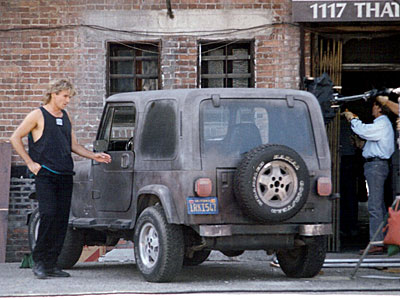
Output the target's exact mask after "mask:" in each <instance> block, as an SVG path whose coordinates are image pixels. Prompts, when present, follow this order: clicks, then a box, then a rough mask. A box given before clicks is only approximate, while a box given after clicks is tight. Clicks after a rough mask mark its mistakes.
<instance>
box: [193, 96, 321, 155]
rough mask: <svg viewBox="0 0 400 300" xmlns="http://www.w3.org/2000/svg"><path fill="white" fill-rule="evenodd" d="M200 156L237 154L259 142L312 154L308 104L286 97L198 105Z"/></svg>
mask: <svg viewBox="0 0 400 300" xmlns="http://www.w3.org/2000/svg"><path fill="white" fill-rule="evenodd" d="M200 111H201V116H200V122H201V126H200V128H201V131H202V132H201V139H202V140H201V148H202V150H201V151H202V156H203V157H204V156H205V157H209V156H225V155H226V154H229V155H230V156H240V155H241V154H243V153H245V152H248V151H249V150H251V149H253V148H255V147H257V146H258V145H261V144H267V143H268V144H280V145H286V146H288V147H291V148H292V149H294V150H296V151H297V152H298V153H301V154H303V155H306V156H312V155H314V154H315V146H314V138H313V132H312V129H311V128H312V127H311V124H310V118H309V112H308V109H307V106H306V105H305V103H303V102H302V101H294V107H290V108H289V107H288V106H287V102H286V101H285V100H276V99H271V100H269V99H260V100H253V99H251V100H250V99H249V100H246V99H239V100H238V99H235V100H234V99H232V100H229V99H224V100H221V103H220V105H219V106H218V107H215V106H214V105H213V103H212V101H211V100H206V101H203V102H202V104H201V109H200Z"/></svg>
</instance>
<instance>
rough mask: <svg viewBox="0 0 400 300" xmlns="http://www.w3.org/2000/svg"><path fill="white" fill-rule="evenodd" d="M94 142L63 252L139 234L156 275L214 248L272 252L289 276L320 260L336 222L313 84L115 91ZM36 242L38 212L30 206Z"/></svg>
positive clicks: (143, 257)
mask: <svg viewBox="0 0 400 300" xmlns="http://www.w3.org/2000/svg"><path fill="white" fill-rule="evenodd" d="M94 149H95V151H105V152H107V153H109V154H110V155H111V156H112V163H111V164H98V163H96V162H94V161H80V162H77V163H76V164H75V172H76V175H75V176H74V191H73V199H72V209H71V215H70V221H69V224H70V227H69V229H68V233H67V237H66V240H65V244H64V248H63V252H62V253H61V256H60V259H59V264H60V265H61V266H62V267H64V268H68V267H72V266H73V265H74V264H75V263H76V262H77V261H78V259H79V257H80V255H81V252H82V248H83V246H84V245H108V246H112V245H115V244H116V243H117V242H118V240H119V239H120V238H123V239H126V240H132V241H133V243H134V253H135V259H136V264H137V267H138V269H139V271H140V272H141V274H142V275H143V276H144V278H145V279H146V280H148V281H154V282H162V281H169V280H172V279H173V277H174V276H175V275H176V274H177V273H178V272H179V271H180V269H181V268H182V266H183V265H198V264H200V263H202V262H203V261H205V260H206V259H207V257H208V256H209V254H210V252H211V250H219V251H221V252H222V253H224V254H225V255H227V256H237V255H240V254H242V253H243V252H244V251H245V250H266V252H267V253H273V252H276V254H277V258H278V260H279V264H280V266H281V268H282V270H283V272H284V273H285V274H286V275H287V276H289V277H312V276H315V275H316V274H317V273H318V272H319V271H320V269H321V267H322V265H323V262H324V259H325V254H326V240H327V235H329V234H331V230H332V229H331V223H332V216H331V210H332V205H331V201H330V200H329V197H328V196H329V195H330V193H331V160H330V152H329V147H328V141H327V137H326V132H325V127H324V122H323V118H322V115H321V109H320V106H319V104H318V102H317V100H316V99H315V97H314V96H313V95H311V94H310V93H307V92H303V91H296V90H284V89H192V90H190V89H187V90H161V91H149V92H133V93H123V94H117V95H113V96H111V97H110V98H108V99H107V101H106V105H105V108H104V112H103V115H102V119H101V123H100V126H99V129H98V133H97V138H96V141H95V142H94ZM30 223H31V226H30V233H31V244H32V246H33V244H34V236H35V232H36V230H37V226H38V215H37V213H35V214H33V216H32V217H31V222H30Z"/></svg>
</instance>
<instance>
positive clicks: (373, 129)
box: [351, 115, 394, 159]
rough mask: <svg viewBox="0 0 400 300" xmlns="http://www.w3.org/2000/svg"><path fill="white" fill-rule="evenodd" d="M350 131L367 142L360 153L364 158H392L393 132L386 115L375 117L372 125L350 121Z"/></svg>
mask: <svg viewBox="0 0 400 300" xmlns="http://www.w3.org/2000/svg"><path fill="white" fill-rule="evenodd" d="M351 129H352V130H353V131H354V133H356V134H357V135H358V136H360V137H361V138H363V139H365V140H366V141H367V142H366V143H365V145H364V148H363V152H362V155H363V157H364V158H371V157H379V158H381V159H389V158H390V157H391V156H392V154H393V152H394V131H393V127H392V123H390V120H389V118H388V117H387V116H386V115H382V116H379V117H377V118H376V119H375V120H374V122H373V123H372V124H364V123H363V122H361V121H360V120H359V119H356V118H355V119H352V120H351Z"/></svg>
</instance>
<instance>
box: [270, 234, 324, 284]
mask: <svg viewBox="0 0 400 300" xmlns="http://www.w3.org/2000/svg"><path fill="white" fill-rule="evenodd" d="M305 242H306V245H305V246H301V247H297V248H294V249H285V250H279V251H278V252H277V254H276V256H277V258H278V261H279V265H280V267H281V269H282V271H283V272H284V273H285V274H286V276H288V277H292V278H310V277H314V276H315V275H317V274H318V273H319V271H320V270H321V268H322V266H323V264H324V261H325V256H326V247H327V246H326V245H327V242H326V236H317V237H312V238H307V239H306V241H305Z"/></svg>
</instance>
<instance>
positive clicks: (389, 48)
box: [339, 34, 400, 251]
mask: <svg viewBox="0 0 400 300" xmlns="http://www.w3.org/2000/svg"><path fill="white" fill-rule="evenodd" d="M398 46H400V35H398V34H393V35H390V34H385V35H384V36H376V37H371V36H365V37H362V36H358V37H346V38H345V40H344V42H343V52H342V71H341V74H342V75H341V86H342V89H341V94H342V95H343V96H351V95H358V94H363V93H364V92H366V91H369V90H371V89H374V88H376V89H381V88H383V87H386V88H396V87H399V86H400V53H399V51H398V50H396V49H398V48H397V47H398ZM346 108H347V109H349V110H350V111H352V112H354V113H355V114H357V115H358V116H359V117H360V119H361V120H362V121H363V122H365V123H372V121H373V117H372V116H371V108H372V101H371V100H369V101H365V100H358V101H354V102H351V103H346V104H344V105H343V106H342V107H341V110H342V111H343V110H344V109H346ZM389 117H390V119H391V121H392V123H393V124H395V119H396V116H395V115H394V114H392V115H391V116H389ZM346 123H347V122H346V121H344V122H343V120H341V130H340V136H339V141H340V147H339V152H340V158H341V159H340V168H339V169H340V194H341V199H340V214H339V215H340V221H339V223H340V225H339V228H340V231H339V232H340V250H341V251H347V250H355V249H357V250H358V249H363V248H365V246H366V245H367V244H368V242H369V234H368V231H369V230H368V226H369V217H368V211H367V199H368V198H367V197H368V195H367V192H368V191H367V187H366V184H365V179H364V175H363V158H362V156H361V152H362V150H361V149H358V148H356V147H353V149H351V148H349V147H351V145H349V143H348V140H349V137H350V135H351V134H352V132H351V130H349V124H348V123H347V124H346ZM394 128H395V126H394ZM396 148H397V147H396ZM397 157H398V151H397V152H396V153H395V154H394V156H393V158H392V169H391V174H390V175H389V177H388V179H387V181H386V184H385V202H386V205H387V206H390V205H391V203H392V201H393V199H394V196H395V194H396V193H397V189H398V188H397V184H396V183H397V180H396V178H397V177H398V176H397V174H398V159H397Z"/></svg>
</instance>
